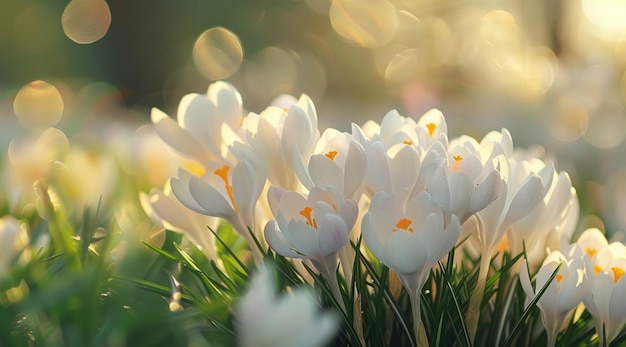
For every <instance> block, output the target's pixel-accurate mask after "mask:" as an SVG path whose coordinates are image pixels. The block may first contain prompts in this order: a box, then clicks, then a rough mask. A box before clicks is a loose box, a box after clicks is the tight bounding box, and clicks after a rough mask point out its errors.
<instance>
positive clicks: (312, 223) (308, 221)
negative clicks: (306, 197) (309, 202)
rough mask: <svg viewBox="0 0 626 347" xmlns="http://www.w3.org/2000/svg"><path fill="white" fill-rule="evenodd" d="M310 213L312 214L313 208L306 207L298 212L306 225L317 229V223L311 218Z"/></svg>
mask: <svg viewBox="0 0 626 347" xmlns="http://www.w3.org/2000/svg"><path fill="white" fill-rule="evenodd" d="M311 212H313V208H312V207H308V206H307V207H305V208H303V209H302V211H300V214H301V215H302V216H304V218H306V224H308V225H309V226H312V227H313V228H315V229H317V222H316V221H315V219H313V218H312V217H311Z"/></svg>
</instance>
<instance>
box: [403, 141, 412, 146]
mask: <svg viewBox="0 0 626 347" xmlns="http://www.w3.org/2000/svg"><path fill="white" fill-rule="evenodd" d="M402 143H404V144H405V145H407V146H410V145H412V144H413V141H410V140H406V141H402Z"/></svg>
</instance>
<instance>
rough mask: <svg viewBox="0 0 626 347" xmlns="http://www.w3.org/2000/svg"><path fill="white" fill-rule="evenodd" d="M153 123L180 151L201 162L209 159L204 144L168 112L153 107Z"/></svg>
mask: <svg viewBox="0 0 626 347" xmlns="http://www.w3.org/2000/svg"><path fill="white" fill-rule="evenodd" d="M151 118H152V123H153V124H154V130H155V131H156V132H157V134H158V135H159V136H160V137H161V138H162V139H163V141H165V142H166V143H167V144H168V145H170V146H171V147H172V148H173V149H175V150H176V151H178V152H179V153H181V154H183V155H186V156H189V157H192V158H195V159H197V160H199V161H201V162H204V161H207V160H208V159H209V158H210V157H211V156H210V154H209V152H208V151H206V150H205V149H204V146H203V145H201V144H200V142H198V141H197V140H196V139H195V138H194V137H193V136H190V133H189V132H187V131H186V130H185V129H182V128H181V127H180V126H178V124H176V122H175V121H174V120H173V119H172V118H170V117H169V116H168V115H167V114H165V113H163V111H161V110H159V109H158V108H152V112H151Z"/></svg>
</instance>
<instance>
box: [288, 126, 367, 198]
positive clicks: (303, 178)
mask: <svg viewBox="0 0 626 347" xmlns="http://www.w3.org/2000/svg"><path fill="white" fill-rule="evenodd" d="M313 153H314V154H312V155H311V156H310V158H309V159H308V166H305V165H306V164H305V161H304V160H305V158H302V157H301V156H298V155H294V158H293V160H294V166H295V169H296V173H297V175H298V178H299V179H300V182H302V184H303V185H304V186H305V187H306V188H307V189H312V188H313V187H315V186H317V187H321V188H326V187H329V186H334V187H335V188H336V189H338V190H339V191H340V192H341V193H342V194H343V196H345V197H346V198H349V199H357V198H358V196H359V195H360V189H361V187H362V183H363V179H364V178H365V174H366V169H367V157H366V154H365V150H364V149H363V146H362V145H361V144H360V143H359V142H358V141H356V140H355V139H354V138H353V136H352V135H350V134H348V133H342V132H339V131H337V130H335V129H332V128H329V129H326V131H324V133H323V134H322V136H321V137H320V139H319V141H318V142H317V145H316V146H315V150H314V151H313Z"/></svg>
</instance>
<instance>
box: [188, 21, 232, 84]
mask: <svg viewBox="0 0 626 347" xmlns="http://www.w3.org/2000/svg"><path fill="white" fill-rule="evenodd" d="M192 56H193V62H194V65H195V66H196V69H198V71H199V72H200V73H201V74H202V76H204V77H205V78H207V79H209V80H220V79H224V78H227V77H229V76H231V75H232V74H234V73H235V72H237V70H239V67H240V66H241V62H242V61H243V47H242V45H241V41H240V40H239V37H237V35H235V34H234V33H233V32H232V31H230V30H228V29H226V28H222V27H215V28H211V29H209V30H206V31H204V32H203V33H202V34H200V36H199V37H198V39H197V40H196V42H195V44H194V45H193V51H192Z"/></svg>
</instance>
